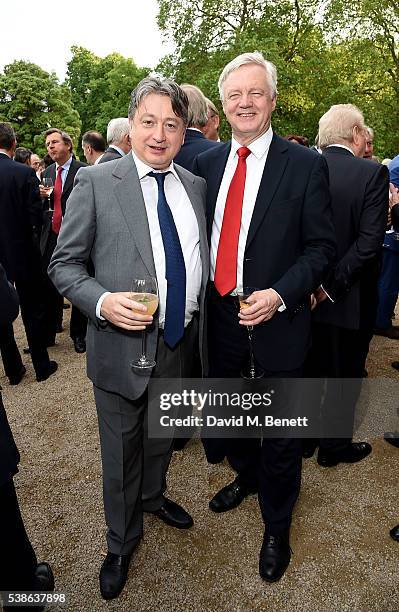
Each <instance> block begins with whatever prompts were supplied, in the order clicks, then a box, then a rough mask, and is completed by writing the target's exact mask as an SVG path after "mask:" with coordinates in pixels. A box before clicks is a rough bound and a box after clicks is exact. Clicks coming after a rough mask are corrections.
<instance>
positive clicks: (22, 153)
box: [14, 147, 32, 164]
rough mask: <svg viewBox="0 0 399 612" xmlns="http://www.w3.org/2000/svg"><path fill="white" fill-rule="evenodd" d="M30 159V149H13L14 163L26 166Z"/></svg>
mask: <svg viewBox="0 0 399 612" xmlns="http://www.w3.org/2000/svg"><path fill="white" fill-rule="evenodd" d="M31 157H32V151H31V150H30V149H26V148H25V147H18V148H17V149H15V154H14V161H16V162H20V163H21V164H26V162H27V161H28V160H30V158H31Z"/></svg>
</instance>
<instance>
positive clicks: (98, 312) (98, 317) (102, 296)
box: [96, 291, 111, 321]
mask: <svg viewBox="0 0 399 612" xmlns="http://www.w3.org/2000/svg"><path fill="white" fill-rule="evenodd" d="M107 295H111V292H110V291H106V292H105V293H103V294H102V295H100V297H99V300H98V302H97V306H96V317H97V319H100V321H105V319H104V317H102V316H101V306H102V305H103V301H104V299H105V298H106V297H107Z"/></svg>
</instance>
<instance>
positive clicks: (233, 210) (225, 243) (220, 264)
mask: <svg viewBox="0 0 399 612" xmlns="http://www.w3.org/2000/svg"><path fill="white" fill-rule="evenodd" d="M250 153H251V151H250V150H249V149H248V147H240V148H239V149H238V151H237V155H238V163H237V168H236V171H235V173H234V176H233V178H232V179H231V183H230V187H229V191H228V193H227V198H226V205H225V207H224V214H223V223H222V231H221V232H220V238H219V246H218V253H217V257H216V269H215V280H214V282H215V287H216V289H217V291H218V292H219V293H220V295H226V294H227V293H230V292H231V291H233V289H234V288H235V287H236V285H237V254H238V239H239V236H240V226H241V213H242V202H243V199H244V188H245V176H246V174H247V162H246V159H247V157H248V155H249V154H250Z"/></svg>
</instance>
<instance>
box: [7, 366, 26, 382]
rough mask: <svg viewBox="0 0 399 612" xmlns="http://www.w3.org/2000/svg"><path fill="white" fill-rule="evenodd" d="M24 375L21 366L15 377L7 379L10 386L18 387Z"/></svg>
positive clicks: (23, 367) (24, 371) (24, 369)
mask: <svg viewBox="0 0 399 612" xmlns="http://www.w3.org/2000/svg"><path fill="white" fill-rule="evenodd" d="M25 374H26V368H25V366H24V365H23V366H22V368H21V369H20V371H19V372H18V374H17V375H16V376H10V378H9V381H10V385H19V383H20V382H21V380H22V379H23V377H24V376H25Z"/></svg>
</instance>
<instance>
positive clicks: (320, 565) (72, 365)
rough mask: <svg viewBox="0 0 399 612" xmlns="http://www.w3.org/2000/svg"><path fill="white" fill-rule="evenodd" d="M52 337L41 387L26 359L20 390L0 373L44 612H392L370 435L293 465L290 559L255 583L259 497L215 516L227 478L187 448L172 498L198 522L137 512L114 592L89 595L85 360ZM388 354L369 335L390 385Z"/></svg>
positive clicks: (376, 456)
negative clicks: (356, 450)
mask: <svg viewBox="0 0 399 612" xmlns="http://www.w3.org/2000/svg"><path fill="white" fill-rule="evenodd" d="M67 312H69V311H67ZM65 318H67V317H65ZM65 323H67V321H65ZM15 330H16V337H17V341H18V344H19V346H20V347H21V348H22V347H23V346H26V344H25V342H26V341H25V338H24V333H23V330H22V327H21V324H20V320H18V321H17V323H16V324H15ZM57 338H58V345H57V346H56V347H54V348H53V349H50V350H51V357H52V358H54V359H56V360H57V361H58V362H59V366H60V367H59V371H58V372H57V373H56V374H55V375H54V376H52V377H51V378H50V379H49V380H48V381H46V382H44V383H40V384H39V383H36V381H35V379H34V375H33V369H32V366H31V364H30V363H29V364H28V373H27V375H26V376H25V378H24V380H23V382H22V383H21V384H20V385H19V386H17V387H10V386H9V385H8V384H7V379H6V378H5V377H4V376H3V375H2V376H1V377H0V384H2V386H3V397H4V404H5V407H6V409H7V412H8V415H9V420H10V423H11V426H12V429H13V431H14V435H15V439H16V441H17V444H18V446H19V449H20V452H21V465H20V469H21V471H20V473H19V474H18V476H17V477H16V479H15V482H16V485H17V490H18V495H19V499H20V505H21V509H22V513H23V516H24V520H25V523H26V526H27V530H28V532H29V534H30V537H31V540H32V543H33V545H34V547H35V549H36V552H37V554H38V558H39V559H40V560H47V561H49V562H50V563H51V564H52V565H53V569H54V574H55V576H56V590H57V592H62V593H65V594H66V597H67V604H66V605H64V606H53V607H51V608H50V609H52V610H60V611H65V610H68V611H73V612H78V611H88V612H97V611H101V610H110V611H113V610H118V611H122V612H124V611H126V612H130V611H133V612H144V611H149V612H150V611H151V612H169V611H170V612H172V611H173V612H197V611H205V612H216V611H219V612H247V611H271V612H280V611H281V612H282V611H289V612H291V611H292V612H296V611H298V612H307V611H312V612H315V611H316V612H319V611H320V612H344V611H348V612H349V611H350V612H372V611H375V612H397V611H398V609H399V580H398V578H399V571H398V557H399V544H397V543H395V542H393V541H392V540H391V539H390V538H389V535H388V531H389V528H390V527H392V526H393V525H394V524H396V523H398V522H399V508H398V496H397V487H398V480H397V475H398V471H399V470H398V467H399V466H398V460H399V453H398V451H397V450H396V449H394V448H392V447H390V446H389V445H388V444H386V443H385V442H383V441H382V440H381V439H376V440H371V441H372V443H373V453H372V455H371V456H370V457H368V458H367V459H366V460H364V461H362V462H361V463H359V464H356V465H353V466H345V465H340V466H338V467H336V468H332V469H329V470H325V469H323V468H321V467H319V466H318V465H317V463H316V461H315V458H313V459H310V460H307V461H306V462H305V463H304V470H303V486H302V491H301V496H300V500H299V502H298V504H297V507H296V511H295V515H294V523H293V528H292V542H291V544H292V548H293V551H294V556H293V559H292V562H291V564H290V567H289V569H288V571H287V573H286V575H285V576H284V577H283V579H282V580H281V581H280V582H279V583H277V584H274V585H267V584H265V583H263V582H262V580H261V579H260V578H259V576H258V568H257V564H258V554H259V547H260V543H261V538H262V522H261V518H260V513H259V508H258V504H257V501H256V498H255V497H251V498H247V499H246V500H245V502H244V503H243V504H242V505H241V506H240V507H239V508H237V509H236V510H234V511H232V512H229V513H227V514H226V515H215V514H213V513H211V512H210V511H209V510H208V507H207V506H208V500H209V499H210V498H211V497H212V495H213V494H214V493H215V492H216V491H217V490H218V488H220V487H221V486H223V485H224V484H226V483H227V482H229V481H230V480H231V476H232V474H231V471H230V469H229V467H228V466H227V465H222V466H208V465H207V463H206V461H205V459H204V455H203V452H202V447H201V445H200V443H199V442H198V441H192V442H191V443H190V444H189V445H188V446H187V447H186V448H185V449H184V451H183V452H179V453H175V455H174V457H173V461H172V465H171V467H170V470H169V494H170V496H171V497H172V498H173V499H176V500H177V501H179V502H180V503H182V504H183V505H184V506H185V507H186V508H187V509H188V510H189V511H190V512H191V513H192V515H193V517H194V520H195V527H194V528H193V529H191V530H189V531H188V532H180V531H178V530H174V529H172V528H169V527H167V526H166V525H164V524H162V523H161V522H159V521H158V520H157V519H156V518H154V517H152V516H146V517H145V521H144V522H145V536H144V540H143V542H142V544H141V545H140V547H139V549H138V551H137V553H136V554H135V556H134V559H133V561H132V564H131V568H130V572H129V578H128V583H127V585H126V587H125V589H124V591H123V594H122V595H121V597H120V598H119V599H118V600H115V601H112V602H104V601H103V600H102V599H101V597H100V594H99V589H98V571H99V567H100V565H101V562H102V559H103V555H104V554H105V552H106V545H105V538H104V534H105V524H104V517H103V510H102V499H101V468H100V461H99V440H98V433H97V421H96V414H95V408H94V402H93V397H92V391H91V386H90V383H89V381H88V379H87V378H86V375H85V358H84V356H81V355H77V354H76V353H75V352H74V351H73V346H72V343H71V340H70V339H69V337H68V334H67V333H66V332H64V333H62V334H60V335H58V337H57ZM398 358H399V343H398V342H397V341H392V340H387V339H384V338H376V339H374V341H373V345H372V351H371V355H370V359H369V364H368V369H369V374H370V376H385V377H390V378H391V379H392V381H395V380H396V381H398V380H399V374H398V373H396V372H395V371H394V370H393V369H392V368H391V367H390V362H391V361H392V360H393V359H398ZM26 361H28V359H26ZM392 385H393V382H392V383H391V385H390V386H391V387H392ZM398 396H399V394H397V397H398ZM398 403H399V402H398Z"/></svg>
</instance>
